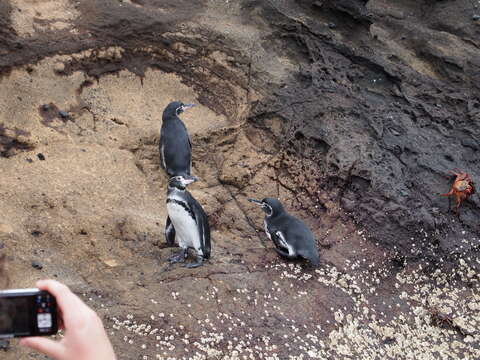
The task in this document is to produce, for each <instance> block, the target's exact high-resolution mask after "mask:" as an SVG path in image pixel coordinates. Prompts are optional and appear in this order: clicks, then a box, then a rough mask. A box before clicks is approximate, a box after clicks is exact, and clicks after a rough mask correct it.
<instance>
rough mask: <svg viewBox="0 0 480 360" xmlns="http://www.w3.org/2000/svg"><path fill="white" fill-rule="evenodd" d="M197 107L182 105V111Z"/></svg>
mask: <svg viewBox="0 0 480 360" xmlns="http://www.w3.org/2000/svg"><path fill="white" fill-rule="evenodd" d="M194 106H197V105H195V104H183V105H182V111H185V110H187V109H190V108H191V107H194Z"/></svg>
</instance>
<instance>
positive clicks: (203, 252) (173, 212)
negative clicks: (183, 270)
mask: <svg viewBox="0 0 480 360" xmlns="http://www.w3.org/2000/svg"><path fill="white" fill-rule="evenodd" d="M197 180H198V179H197V178H196V177H195V176H191V175H185V176H183V175H179V176H174V177H172V178H171V179H170V181H169V183H168V191H167V212H168V218H167V225H166V227H165V238H166V240H167V243H168V244H169V245H173V243H174V241H175V238H176V239H177V241H178V245H179V246H180V248H181V250H180V252H178V253H177V254H174V255H173V256H171V257H170V258H169V259H168V260H169V261H170V262H172V263H176V262H184V261H185V259H186V258H187V256H188V249H189V248H193V249H194V250H195V251H196V253H197V262H194V263H190V264H188V265H186V267H188V268H195V267H198V266H201V265H202V264H203V260H204V259H208V258H210V252H211V244H210V226H209V225H208V217H207V214H205V211H204V210H203V208H202V206H201V205H200V204H199V203H198V202H197V200H195V199H194V198H193V196H192V195H191V194H190V193H189V192H188V191H187V190H186V187H187V185H188V184H191V183H193V182H195V181H197Z"/></svg>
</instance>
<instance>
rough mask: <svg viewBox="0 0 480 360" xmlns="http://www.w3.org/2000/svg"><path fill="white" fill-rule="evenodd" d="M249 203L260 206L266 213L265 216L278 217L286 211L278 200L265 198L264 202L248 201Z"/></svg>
mask: <svg viewBox="0 0 480 360" xmlns="http://www.w3.org/2000/svg"><path fill="white" fill-rule="evenodd" d="M248 201H250V202H253V203H255V204H257V205H260V206H261V207H262V210H263V211H264V212H265V214H267V216H268V217H270V216H276V215H278V214H280V213H282V212H283V211H284V210H283V205H282V203H281V202H280V201H279V200H278V199H274V198H265V199H263V200H262V201H260V200H255V199H248Z"/></svg>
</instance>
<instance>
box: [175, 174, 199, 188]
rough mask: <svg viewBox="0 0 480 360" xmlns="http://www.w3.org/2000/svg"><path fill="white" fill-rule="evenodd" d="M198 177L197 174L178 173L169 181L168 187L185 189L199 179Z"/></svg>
mask: <svg viewBox="0 0 480 360" xmlns="http://www.w3.org/2000/svg"><path fill="white" fill-rule="evenodd" d="M197 180H198V178H197V177H196V176H192V175H177V176H173V177H171V178H170V180H169V181H168V187H170V188H177V189H180V190H185V188H186V187H187V186H188V185H189V184H191V183H193V182H195V181H197Z"/></svg>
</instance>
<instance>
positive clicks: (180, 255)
mask: <svg viewBox="0 0 480 360" xmlns="http://www.w3.org/2000/svg"><path fill="white" fill-rule="evenodd" d="M186 255H187V251H186V250H181V251H179V252H177V253H175V254H173V255H172V256H170V257H169V258H168V261H169V262H170V263H172V264H174V263H179V262H185V258H186V257H187V256H186Z"/></svg>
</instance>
